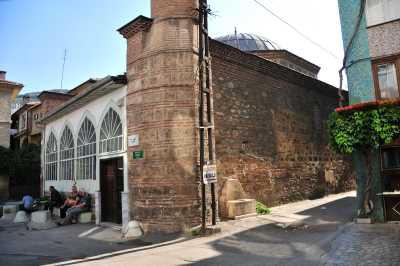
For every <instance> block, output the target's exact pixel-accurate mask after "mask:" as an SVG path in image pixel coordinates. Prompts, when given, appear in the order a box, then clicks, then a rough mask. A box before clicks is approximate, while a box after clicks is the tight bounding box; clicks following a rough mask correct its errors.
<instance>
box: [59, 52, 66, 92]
mask: <svg viewBox="0 0 400 266" xmlns="http://www.w3.org/2000/svg"><path fill="white" fill-rule="evenodd" d="M66 60H67V49H64V58H63V64H62V69H61V86H60V89H61V90H62V89H63V82H64V69H65V61H66Z"/></svg>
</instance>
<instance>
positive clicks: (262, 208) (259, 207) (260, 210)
mask: <svg viewBox="0 0 400 266" xmlns="http://www.w3.org/2000/svg"><path fill="white" fill-rule="evenodd" d="M256 212H257V214H259V215H265V214H270V213H271V209H270V208H268V207H267V206H265V205H264V204H262V203H261V202H258V201H257V202H256Z"/></svg>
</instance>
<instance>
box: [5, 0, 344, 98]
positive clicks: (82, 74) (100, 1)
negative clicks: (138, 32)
mask: <svg viewBox="0 0 400 266" xmlns="http://www.w3.org/2000/svg"><path fill="white" fill-rule="evenodd" d="M258 1H260V2H261V3H263V4H264V5H265V6H266V7H268V8H269V9H271V10H272V11H274V12H275V13H276V14H278V15H279V16H280V17H282V18H283V19H285V20H286V21H288V22H289V23H290V24H292V25H293V26H295V27H296V28H297V29H298V30H300V31H301V32H302V33H303V34H304V35H307V36H308V37H310V38H311V39H312V40H313V41H315V42H317V43H319V44H320V45H322V46H323V47H324V48H326V49H328V50H329V51H331V52H332V53H334V54H335V55H337V57H338V58H335V57H333V56H332V55H330V54H328V53H326V52H324V51H323V50H321V49H320V48H318V47H317V46H315V45H313V44H312V43H310V42H309V41H307V40H306V39H304V38H303V37H301V36H300V35H299V34H298V33H296V32H295V31H294V30H293V29H291V28H290V27H288V26H287V25H285V24H284V23H282V22H281V21H279V20H278V19H276V18H275V17H273V16H272V15H271V14H269V13H268V12H267V11H265V10H264V9H263V8H261V7H260V6H259V5H258V4H257V3H256V2H255V1H254V0H209V4H210V6H211V9H212V11H213V13H214V14H215V16H213V17H211V18H210V25H209V28H210V35H211V37H218V36H222V35H226V34H232V33H234V29H235V27H236V28H237V30H238V32H241V33H253V34H257V35H260V36H263V37H266V38H267V39H270V40H272V41H273V42H275V43H277V44H278V45H279V46H280V48H282V49H286V50H288V51H290V52H292V53H294V54H296V55H298V56H301V57H303V58H305V59H306V60H308V61H310V62H312V63H314V64H317V65H319V66H320V67H321V68H322V69H321V72H320V74H319V79H321V80H322V81H324V82H327V83H329V84H332V85H334V86H338V84H339V77H338V70H339V69H340V67H341V60H340V58H341V57H342V56H343V46H342V38H341V31H340V21H339V12H338V7H337V0H323V1H321V0H304V1H295V0H258ZM139 15H145V16H150V0H0V70H5V71H7V80H11V81H15V82H19V83H22V84H24V86H25V87H24V90H23V92H24V93H25V92H33V91H41V90H51V89H60V87H61V73H62V65H63V57H64V50H65V49H66V50H67V56H66V61H65V70H64V80H63V89H72V88H74V87H75V86H77V85H79V84H80V83H82V82H83V81H85V80H87V79H89V78H101V77H104V76H107V75H118V74H122V73H124V72H125V70H126V40H125V39H124V38H123V37H122V36H121V35H120V34H119V33H118V32H117V31H116V30H117V29H118V28H120V27H121V26H123V25H125V24H126V23H127V22H129V21H131V20H132V19H134V18H135V17H137V16H139Z"/></svg>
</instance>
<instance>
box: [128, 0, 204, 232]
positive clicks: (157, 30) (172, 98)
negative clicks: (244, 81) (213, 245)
mask: <svg viewBox="0 0 400 266" xmlns="http://www.w3.org/2000/svg"><path fill="white" fill-rule="evenodd" d="M196 2H197V1H196V0H174V1H165V0H153V1H152V16H153V19H148V18H145V17H139V18H138V19H136V20H135V21H133V22H131V23H130V25H129V24H128V25H127V26H124V28H123V29H122V28H121V29H120V32H121V33H122V34H123V35H124V37H126V38H127V41H128V52H127V75H128V93H127V126H128V135H134V134H138V135H139V137H140V145H139V146H136V147H130V148H129V154H130V156H129V157H130V158H129V169H128V170H129V188H130V205H131V219H134V220H138V221H140V222H141V223H142V224H143V227H144V230H145V231H146V232H155V231H160V232H176V231H182V230H184V229H187V228H190V227H192V226H195V225H198V224H199V223H200V219H201V214H200V198H199V180H198V177H197V167H196V165H197V154H198V151H197V147H198V145H197V140H196V136H197V133H196V121H197V118H196V97H197V96H196V88H195V78H194V77H195V75H196V71H197V56H196V53H195V50H196V47H197V43H196V42H197V34H198V33H197V26H196V25H195V23H194V20H193V15H194V14H195V13H194V9H195V8H196V7H197V5H196ZM167 3H168V4H167ZM127 28H128V29H127ZM132 32H133V33H132ZM137 150H140V151H144V159H133V158H132V153H133V152H134V151H137Z"/></svg>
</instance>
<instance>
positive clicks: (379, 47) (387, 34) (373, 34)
mask: <svg viewBox="0 0 400 266" xmlns="http://www.w3.org/2000/svg"><path fill="white" fill-rule="evenodd" d="M368 39H369V47H370V54H371V57H372V58H376V57H384V56H389V55H393V54H400V20H397V21H393V22H390V23H385V24H381V25H378V26H373V27H370V28H368Z"/></svg>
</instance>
